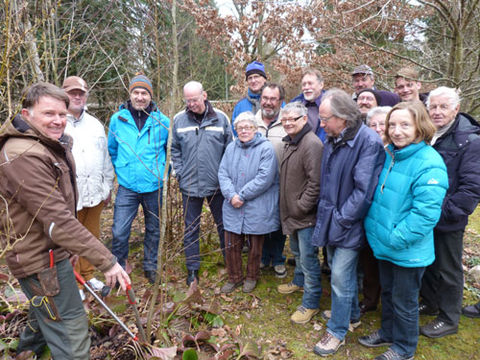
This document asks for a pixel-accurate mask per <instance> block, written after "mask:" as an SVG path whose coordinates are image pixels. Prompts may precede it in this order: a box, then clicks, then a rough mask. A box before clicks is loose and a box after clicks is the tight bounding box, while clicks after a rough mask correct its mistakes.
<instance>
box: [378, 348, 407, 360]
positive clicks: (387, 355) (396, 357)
mask: <svg viewBox="0 0 480 360" xmlns="http://www.w3.org/2000/svg"><path fill="white" fill-rule="evenodd" d="M373 360H413V356H404V355H400V354H399V353H397V352H395V351H393V350H392V349H388V350H387V351H385V352H384V353H383V354H381V355H378V356H377V357H376V358H375V359H373Z"/></svg>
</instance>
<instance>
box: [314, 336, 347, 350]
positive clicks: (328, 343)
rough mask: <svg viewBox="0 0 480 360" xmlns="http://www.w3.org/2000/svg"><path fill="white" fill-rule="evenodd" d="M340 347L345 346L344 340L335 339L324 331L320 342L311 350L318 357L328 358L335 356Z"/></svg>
mask: <svg viewBox="0 0 480 360" xmlns="http://www.w3.org/2000/svg"><path fill="white" fill-rule="evenodd" d="M342 345H345V340H340V339H337V338H336V337H335V336H333V335H332V334H330V333H329V332H328V331H325V333H324V334H323V336H322V338H321V339H320V341H319V342H318V343H317V344H316V345H315V347H314V348H313V352H314V353H315V354H317V355H320V356H328V355H331V354H335V353H336V352H337V351H338V349H339V348H340V346H342Z"/></svg>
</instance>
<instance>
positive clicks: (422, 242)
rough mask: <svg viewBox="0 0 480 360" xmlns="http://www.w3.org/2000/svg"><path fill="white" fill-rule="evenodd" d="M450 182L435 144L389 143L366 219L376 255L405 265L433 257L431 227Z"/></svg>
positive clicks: (428, 261) (427, 262) (425, 263)
mask: <svg viewBox="0 0 480 360" xmlns="http://www.w3.org/2000/svg"><path fill="white" fill-rule="evenodd" d="M447 188H448V175H447V169H446V167H445V164H444V162H443V160H442V157H441V156H440V155H439V154H438V153H437V152H436V151H435V150H434V149H433V148H432V147H431V146H429V145H427V144H426V143H425V142H424V141H422V142H420V143H418V144H410V145H408V146H407V147H405V148H403V149H399V150H394V147H393V145H392V144H390V145H389V146H388V147H387V157H386V159H385V164H384V166H383V170H382V173H381V174H380V178H379V181H378V186H377V189H376V190H375V195H374V198H373V203H372V206H371V207H370V210H369V212H368V215H367V217H366V219H365V231H366V234H367V239H368V243H369V244H370V246H371V248H372V250H373V254H374V255H375V257H376V258H377V259H381V260H387V261H390V262H392V263H394V264H396V265H398V266H402V267H423V266H428V265H430V264H431V263H433V261H434V260H435V251H434V245H433V228H434V227H435V224H436V223H437V221H438V219H439V218H440V214H441V211H442V202H443V198H444V197H445V193H446V191H447Z"/></svg>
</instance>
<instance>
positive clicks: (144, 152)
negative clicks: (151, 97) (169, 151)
mask: <svg viewBox="0 0 480 360" xmlns="http://www.w3.org/2000/svg"><path fill="white" fill-rule="evenodd" d="M153 109H154V110H153V111H152V112H151V113H150V116H149V117H148V118H147V120H146V122H145V125H144V126H143V128H142V130H141V131H138V127H137V125H136V124H135V120H134V119H133V116H132V114H131V113H130V111H129V110H128V109H127V107H125V106H124V105H121V106H120V110H119V111H117V112H116V113H115V114H113V115H112V117H111V119H110V126H109V131H108V152H109V153H110V157H111V158H112V163H113V166H114V168H115V173H116V175H117V180H118V183H119V184H120V185H122V186H123V187H125V188H127V189H129V190H131V191H134V192H136V193H140V194H142V193H147V192H152V191H156V190H158V189H159V188H161V187H163V183H162V177H163V172H164V169H165V155H166V146H167V138H168V127H169V126H170V120H169V119H168V117H166V116H165V115H164V114H162V112H161V111H160V110H158V108H157V107H156V106H154V107H153Z"/></svg>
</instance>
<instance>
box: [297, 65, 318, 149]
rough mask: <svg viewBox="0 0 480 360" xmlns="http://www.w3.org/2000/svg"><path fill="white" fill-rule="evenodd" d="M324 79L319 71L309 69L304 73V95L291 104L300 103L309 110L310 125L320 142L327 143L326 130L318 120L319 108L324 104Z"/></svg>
mask: <svg viewBox="0 0 480 360" xmlns="http://www.w3.org/2000/svg"><path fill="white" fill-rule="evenodd" d="M323 84H324V83H323V77H322V74H321V73H320V71H318V70H317V69H312V68H308V69H306V70H305V71H304V72H303V77H302V93H301V94H300V95H298V96H297V97H295V98H294V99H292V101H291V102H296V101H300V102H301V103H302V104H303V105H305V107H306V108H307V110H308V123H309V124H310V127H311V128H312V131H313V132H314V133H315V134H317V135H318V137H319V138H320V140H322V141H325V137H326V134H325V130H323V128H322V127H320V120H319V118H318V107H319V106H320V103H321V102H322V96H323V94H324V93H325V90H323Z"/></svg>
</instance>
